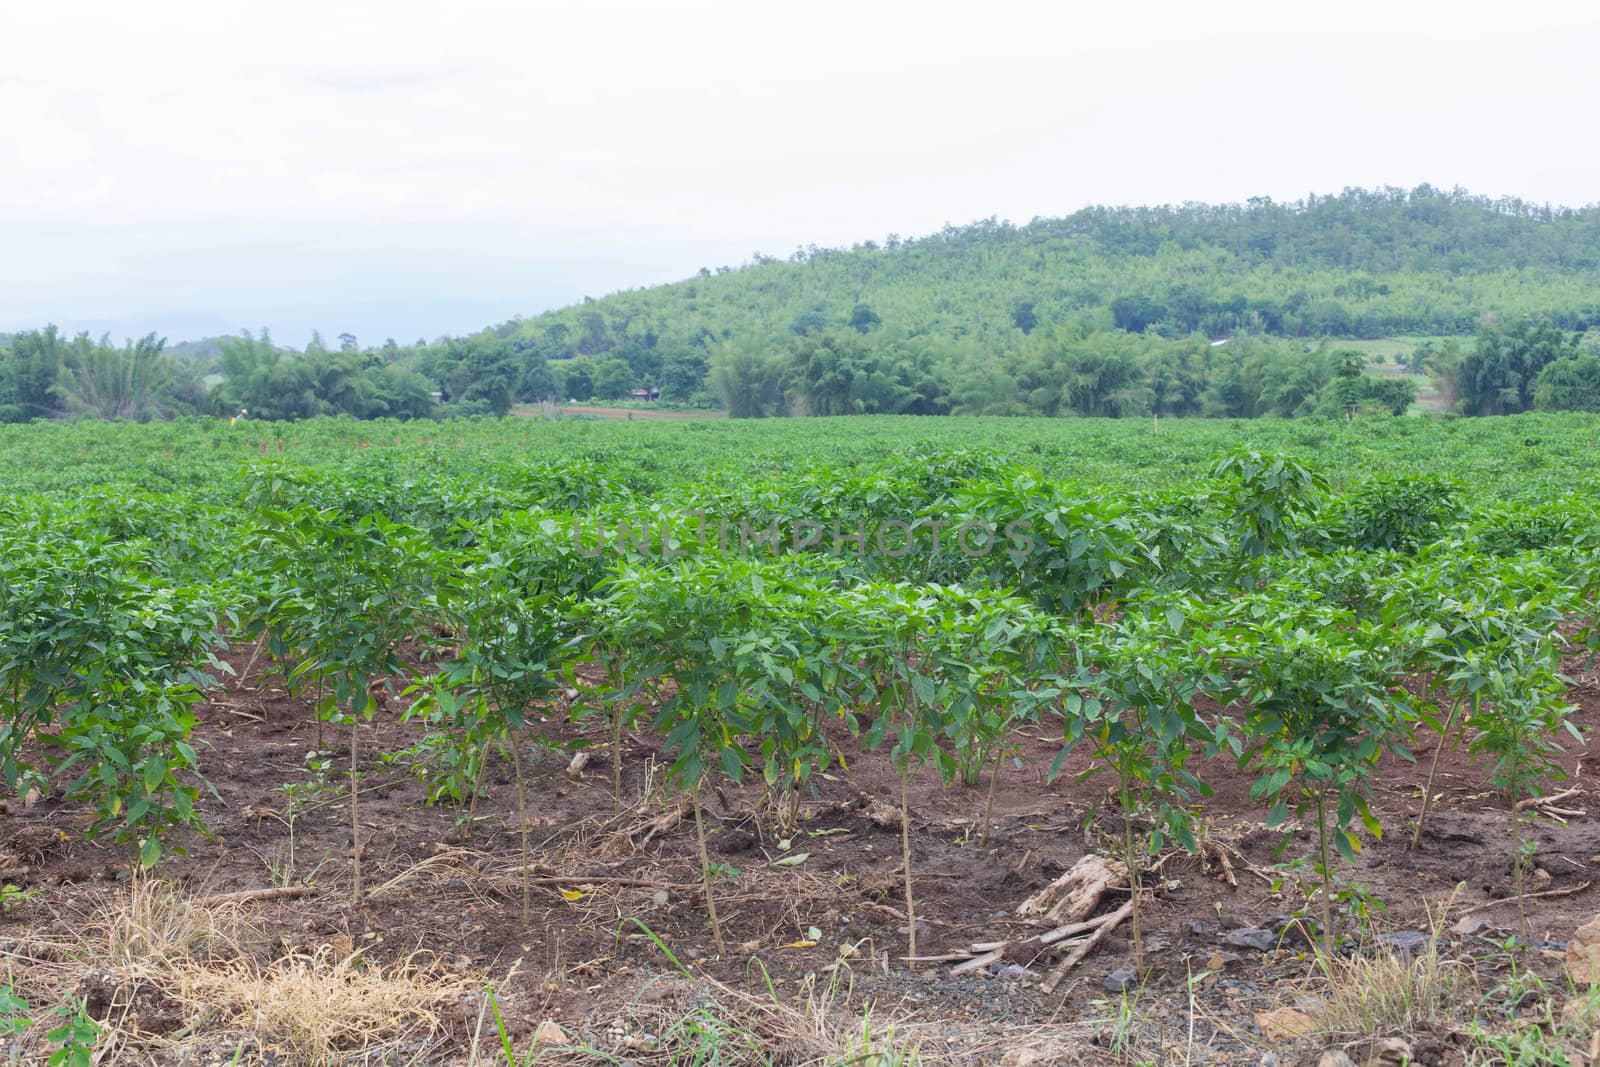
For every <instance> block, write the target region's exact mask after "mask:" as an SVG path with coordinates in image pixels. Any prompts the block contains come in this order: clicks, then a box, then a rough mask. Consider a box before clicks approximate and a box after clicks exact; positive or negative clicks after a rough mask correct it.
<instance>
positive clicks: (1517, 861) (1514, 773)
mask: <svg viewBox="0 0 1600 1067" xmlns="http://www.w3.org/2000/svg"><path fill="white" fill-rule="evenodd" d="M1521 771H1522V764H1521V760H1519V759H1515V758H1513V759H1512V761H1511V878H1512V882H1513V883H1514V885H1515V887H1516V891H1517V929H1518V930H1519V931H1520V932H1521V934H1522V945H1523V947H1524V948H1526V947H1527V945H1528V909H1527V903H1526V901H1524V900H1523V884H1522V883H1523V878H1522V813H1521V812H1519V811H1518V810H1517V799H1518V793H1519V792H1520V790H1519V789H1518V787H1519V786H1520V785H1521V784H1522V774H1521Z"/></svg>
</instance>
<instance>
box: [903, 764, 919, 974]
mask: <svg viewBox="0 0 1600 1067" xmlns="http://www.w3.org/2000/svg"><path fill="white" fill-rule="evenodd" d="M908 759H909V757H908ZM900 861H901V863H902V864H904V866H905V871H906V955H907V956H910V957H912V961H911V962H910V963H909V964H908V966H909V967H910V968H911V969H912V970H916V969H917V964H916V960H915V957H916V955H917V904H916V899H915V898H914V897H913V896H912V895H911V769H910V767H909V766H906V767H901V768H900Z"/></svg>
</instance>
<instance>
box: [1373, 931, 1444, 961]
mask: <svg viewBox="0 0 1600 1067" xmlns="http://www.w3.org/2000/svg"><path fill="white" fill-rule="evenodd" d="M1432 942H1433V938H1431V937H1429V936H1428V935H1427V934H1425V933H1423V932H1422V931H1421V930H1402V931H1400V932H1399V933H1394V934H1379V935H1378V944H1380V945H1382V946H1383V947H1384V948H1386V949H1388V950H1389V951H1390V952H1397V953H1399V954H1400V955H1402V956H1415V955H1416V954H1417V953H1419V952H1425V951H1427V948H1428V946H1429V945H1430V944H1432Z"/></svg>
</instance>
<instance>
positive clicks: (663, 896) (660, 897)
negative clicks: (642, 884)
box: [650, 889, 672, 908]
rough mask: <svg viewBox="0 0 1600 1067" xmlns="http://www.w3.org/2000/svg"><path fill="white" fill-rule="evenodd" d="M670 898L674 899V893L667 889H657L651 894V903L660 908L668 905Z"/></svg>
mask: <svg viewBox="0 0 1600 1067" xmlns="http://www.w3.org/2000/svg"><path fill="white" fill-rule="evenodd" d="M670 900H672V894H671V893H668V892H667V891H666V890H665V889H657V890H656V891H655V892H654V893H651V894H650V903H652V904H654V905H655V906H656V907H658V908H664V907H666V906H667V903H668V902H669V901H670Z"/></svg>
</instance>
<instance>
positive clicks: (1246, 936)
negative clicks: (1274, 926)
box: [1222, 927, 1278, 952]
mask: <svg viewBox="0 0 1600 1067" xmlns="http://www.w3.org/2000/svg"><path fill="white" fill-rule="evenodd" d="M1222 942H1223V944H1226V945H1236V946H1238V947H1239V948H1253V949H1255V950H1256V951H1257V952H1271V951H1272V950H1273V949H1274V948H1276V947H1277V944H1278V935H1277V934H1274V933H1273V932H1272V931H1271V930H1260V929H1255V928H1252V927H1240V928H1239V929H1237V930H1229V931H1228V932H1227V933H1225V934H1223V935H1222Z"/></svg>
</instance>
